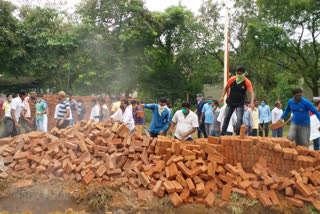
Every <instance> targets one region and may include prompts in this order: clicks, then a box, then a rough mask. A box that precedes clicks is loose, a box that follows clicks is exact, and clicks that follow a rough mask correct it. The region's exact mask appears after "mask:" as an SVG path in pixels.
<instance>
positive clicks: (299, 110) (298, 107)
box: [281, 88, 320, 148]
mask: <svg viewBox="0 0 320 214" xmlns="http://www.w3.org/2000/svg"><path fill="white" fill-rule="evenodd" d="M292 96H293V98H291V99H290V100H289V101H288V104H287V108H286V110H285V111H284V113H283V115H282V116H281V119H282V120H283V119H284V118H285V117H286V116H287V115H288V114H289V113H290V112H291V111H292V113H293V116H292V119H291V125H290V130H289V136H288V139H289V140H291V141H295V142H296V145H301V146H305V147H307V148H309V138H310V114H309V111H311V112H312V113H313V114H315V115H316V116H317V118H318V120H320V113H319V112H318V111H317V109H316V107H314V105H312V103H311V102H310V101H309V100H307V99H305V98H303V97H302V90H301V89H300V88H296V89H293V90H292ZM319 131H320V130H319Z"/></svg>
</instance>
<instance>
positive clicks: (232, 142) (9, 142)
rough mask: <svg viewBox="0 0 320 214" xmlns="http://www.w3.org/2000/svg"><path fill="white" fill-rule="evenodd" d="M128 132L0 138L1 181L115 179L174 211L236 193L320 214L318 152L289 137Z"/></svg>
mask: <svg viewBox="0 0 320 214" xmlns="http://www.w3.org/2000/svg"><path fill="white" fill-rule="evenodd" d="M129 133H130V130H129V129H128V128H126V127H125V126H124V125H120V124H117V123H114V124H112V123H111V122H110V121H107V120H106V121H104V122H103V123H93V122H85V121H81V122H78V123H77V124H76V126H75V127H73V128H72V127H68V128H66V129H63V130H58V129H56V128H54V129H52V130H51V131H50V133H40V132H32V133H29V134H26V135H20V136H16V137H14V138H5V139H0V156H2V157H3V161H4V164H5V166H1V164H0V177H1V176H4V174H10V173H20V174H24V173H25V174H31V173H38V174H41V176H43V177H44V178H51V177H62V178H64V179H75V180H77V181H79V182H80V181H82V182H84V183H85V184H88V183H89V182H91V181H92V180H94V179H95V180H98V181H102V180H106V181H119V182H124V183H129V185H130V186H132V187H133V188H139V187H140V186H144V187H145V188H148V189H149V190H151V191H152V192H153V194H154V195H156V196H159V197H164V196H165V195H166V194H168V196H169V197H170V199H171V200H172V202H173V204H174V205H175V206H180V205H181V204H182V203H193V201H195V202H197V203H203V204H205V205H206V206H208V207H210V206H212V205H213V204H214V202H215V200H216V194H217V193H221V203H220V205H223V204H224V203H225V202H226V201H229V200H230V197H231V195H232V193H237V194H240V195H243V196H246V197H249V198H250V199H259V200H260V201H261V203H262V204H263V205H264V206H272V205H279V204H280V203H279V200H278V196H277V192H278V193H280V192H283V193H284V194H285V195H286V200H287V201H288V202H289V203H291V204H293V205H295V206H298V207H300V206H303V205H304V202H310V203H312V204H313V206H314V207H316V208H317V209H318V210H320V200H319V191H320V176H319V175H320V165H319V161H320V154H319V153H318V152H316V151H309V150H307V149H306V148H304V147H300V146H298V147H295V146H294V144H293V143H292V142H290V141H288V140H287V139H279V138H277V139H273V138H260V137H245V136H244V135H243V133H242V132H241V133H242V134H241V135H240V136H224V137H220V138H215V137H209V138H208V139H197V140H195V141H188V142H182V141H178V140H173V139H169V138H167V137H162V136H160V137H159V138H150V137H147V136H144V137H141V136H137V135H135V134H134V135H130V134H129ZM0 161H1V157H0ZM1 172H2V173H1Z"/></svg>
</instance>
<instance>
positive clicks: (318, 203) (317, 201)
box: [312, 200, 320, 212]
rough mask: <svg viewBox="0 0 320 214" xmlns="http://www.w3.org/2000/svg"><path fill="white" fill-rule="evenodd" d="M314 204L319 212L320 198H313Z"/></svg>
mask: <svg viewBox="0 0 320 214" xmlns="http://www.w3.org/2000/svg"><path fill="white" fill-rule="evenodd" d="M312 205H313V206H314V208H316V209H317V210H318V212H320V201H319V200H313V201H312Z"/></svg>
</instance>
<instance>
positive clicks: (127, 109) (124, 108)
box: [111, 99, 135, 134]
mask: <svg viewBox="0 0 320 214" xmlns="http://www.w3.org/2000/svg"><path fill="white" fill-rule="evenodd" d="M115 118H120V123H123V124H124V125H126V127H128V128H129V129H130V134H133V133H134V129H135V125H134V119H133V114H132V105H129V102H128V100H126V99H124V100H121V104H120V109H119V110H118V111H116V112H115V113H114V114H113V115H112V116H111V119H112V120H114V119H115Z"/></svg>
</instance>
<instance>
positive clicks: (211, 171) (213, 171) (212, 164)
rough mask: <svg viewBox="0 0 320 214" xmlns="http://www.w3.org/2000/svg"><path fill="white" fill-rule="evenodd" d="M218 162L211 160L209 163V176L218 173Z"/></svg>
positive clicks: (211, 176) (212, 176)
mask: <svg viewBox="0 0 320 214" xmlns="http://www.w3.org/2000/svg"><path fill="white" fill-rule="evenodd" d="M216 168H217V163H216V162H209V163H208V176H209V178H214V177H215V174H216Z"/></svg>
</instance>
